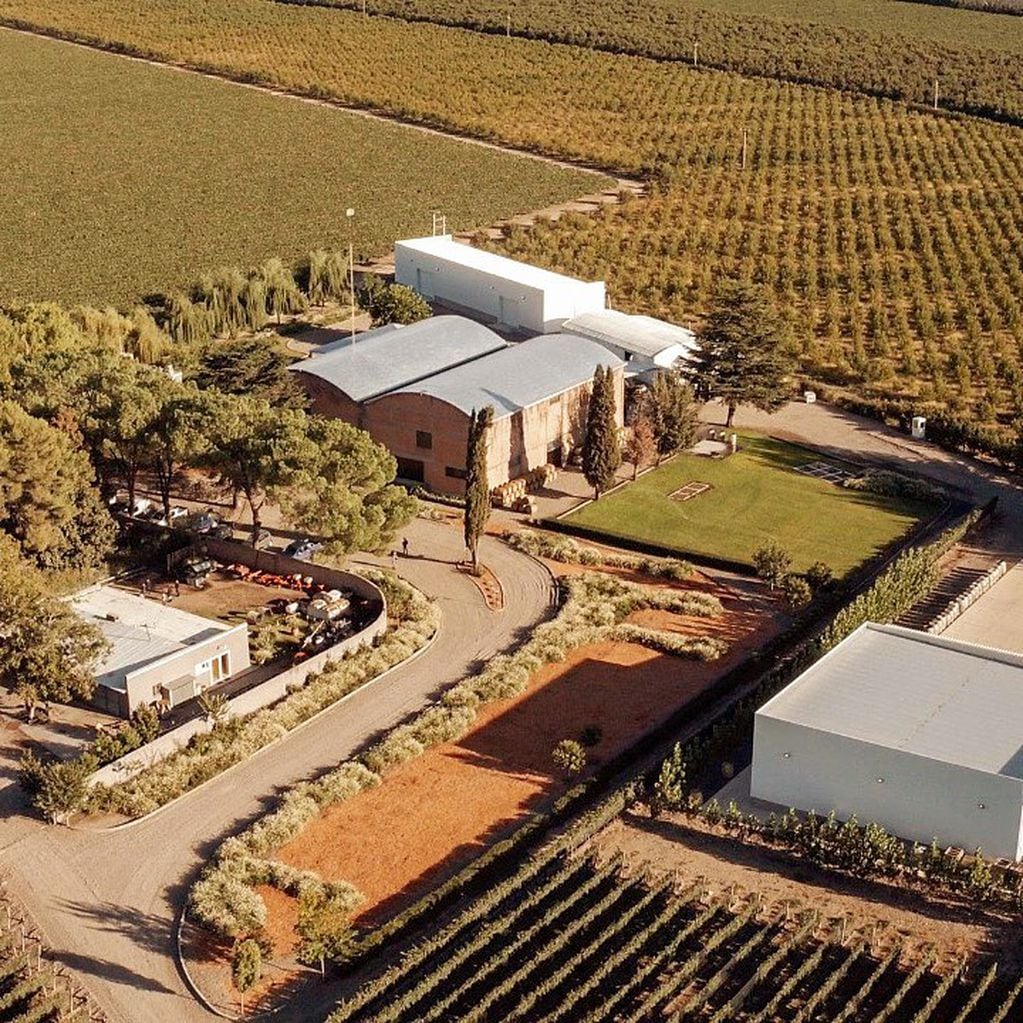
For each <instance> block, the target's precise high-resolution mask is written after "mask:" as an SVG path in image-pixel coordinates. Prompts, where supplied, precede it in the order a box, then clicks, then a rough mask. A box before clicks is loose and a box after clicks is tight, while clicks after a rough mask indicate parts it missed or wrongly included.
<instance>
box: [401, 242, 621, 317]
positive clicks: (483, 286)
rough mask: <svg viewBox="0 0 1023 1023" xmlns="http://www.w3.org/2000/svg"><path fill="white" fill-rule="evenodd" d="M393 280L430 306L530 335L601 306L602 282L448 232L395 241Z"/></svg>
mask: <svg viewBox="0 0 1023 1023" xmlns="http://www.w3.org/2000/svg"><path fill="white" fill-rule="evenodd" d="M394 279H395V281H396V282H397V283H398V284H404V285H407V286H408V287H410V288H413V289H414V290H415V291H417V292H419V294H420V295H422V296H423V297H424V298H425V299H427V300H429V301H431V302H439V303H441V304H443V305H445V306H447V307H448V308H450V309H452V310H455V311H457V312H464V313H467V314H468V315H470V316H473V317H476V318H480V319H483V320H485V321H488V322H493V323H496V324H501V325H503V326H506V327H512V328H519V329H522V330H524V331H529V332H531V333H534V334H547V333H552V332H556V331H558V330H560V329H561V325H562V324H563V323H564V322H565V320H567V319H570V318H571V317H573V316H578V315H580V314H581V313H586V312H594V311H597V310H600V309H603V308H604V305H605V289H604V282H603V281H580V280H578V279H576V278H575V277H567V276H565V275H564V274H559V273H554V272H553V271H551V270H544V269H542V268H540V267H537V266H531V265H530V264H529V263H520V262H519V261H518V260H515V259H509V258H508V257H507V256H498V255H496V254H495V253H493V252H486V251H484V250H483V249H477V248H474V247H473V246H472V245H466V244H464V243H462V242H456V241H455V240H454V239H453V238H452V237H451V235H449V234H444V235H434V236H431V237H427V238H410V239H407V240H405V241H399V242H395V243H394Z"/></svg>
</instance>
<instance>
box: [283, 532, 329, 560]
mask: <svg viewBox="0 0 1023 1023" xmlns="http://www.w3.org/2000/svg"><path fill="white" fill-rule="evenodd" d="M322 546H323V544H322V543H317V542H316V541H315V540H310V539H308V537H307V538H305V539H300V540H292V541H291V543H289V544H288V546H287V547H285V548H284V553H285V554H287V555H288V557H289V558H295V559H296V560H298V561H309V560H310V559H311V558H312V556H313V555H314V554H315V553H316V552H317V551H318V550H319V549H320V548H321V547H322Z"/></svg>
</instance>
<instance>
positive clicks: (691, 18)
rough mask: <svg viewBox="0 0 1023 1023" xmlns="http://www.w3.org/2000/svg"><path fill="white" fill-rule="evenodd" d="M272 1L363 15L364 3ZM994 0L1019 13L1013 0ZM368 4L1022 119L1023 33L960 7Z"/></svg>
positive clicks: (539, 0) (717, 2) (842, 2)
mask: <svg viewBox="0 0 1023 1023" xmlns="http://www.w3.org/2000/svg"><path fill="white" fill-rule="evenodd" d="M276 2H279V3H292V4H298V5H313V6H330V7H337V8H341V9H347V10H352V11H361V10H362V9H363V0H276ZM924 2H931V3H942V2H944V3H945V4H946V5H947V4H948V0H924ZM972 2H975V3H978V4H980V3H985V2H987V0H972ZM992 2H997V0H992ZM1002 3H1003V4H1006V5H1007V9H1009V10H1014V11H1015V12H1016V13H1020V12H1023V5H1021V4H1020V0H1002ZM964 6H969V3H965V4H964ZM808 8H809V9H808ZM365 9H366V11H367V12H369V13H371V14H383V15H387V16H390V17H397V18H402V19H405V20H410V21H423V22H431V23H434V24H438V25H450V26H457V27H460V28H466V29H470V30H473V31H481V32H489V33H498V34H505V33H509V34H512V35H517V36H523V37H525V38H527V39H540V40H545V41H547V42H554V43H568V44H570V45H575V46H587V47H593V48H596V49H601V50H607V51H609V52H612V53H630V54H634V55H636V56H643V57H653V58H655V59H659V60H679V61H685V62H687V63H695V64H697V65H698V66H702V67H710V68H718V69H722V70H726V71H736V72H738V73H739V74H746V75H755V76H758V77H767V78H779V79H783V80H785V81H792V82H801V83H810V84H814V85H824V86H829V87H832V88H839V89H845V90H848V91H850V92H865V93H868V94H870V95H875V96H887V97H889V98H892V99H899V100H905V101H908V102H915V103H928V104H930V103H931V102H932V101H933V88H934V80H935V77H936V76H937V77H938V79H939V100H940V103H941V105H942V106H944V107H946V108H947V109H952V110H961V111H965V112H970V113H982V114H988V115H992V116H995V117H999V118H1001V117H1009V118H1011V119H1013V120H1017V121H1018V120H1020V119H1021V118H1023V26H1021V25H1017V24H1011V23H1010V24H1008V25H1006V24H1004V23H1002V22H1004V19H1002V20H1001V21H998V20H994V21H993V20H992V19H991V18H985V17H983V16H982V15H978V14H972V13H964V12H961V11H949V10H935V9H933V8H932V9H931V10H930V11H926V10H921V9H920V8H919V7H917V8H914V7H912V6H909V5H902V4H896V3H891V2H886V0H838V2H832V3H829V4H827V5H822V4H805V3H799V2H798V0H797V2H793V0H774V2H771V3H762V2H757V0H681V2H680V0H644V2H643V3H639V4H637V3H627V2H626V0H610V2H608V0H581V2H580V0H517V2H515V3H508V2H506V0H472V2H470V3H464V2H459V0H365Z"/></svg>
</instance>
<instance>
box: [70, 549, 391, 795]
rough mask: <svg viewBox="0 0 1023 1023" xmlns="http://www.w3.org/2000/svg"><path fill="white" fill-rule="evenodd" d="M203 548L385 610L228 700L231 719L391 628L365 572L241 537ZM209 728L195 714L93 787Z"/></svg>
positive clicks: (128, 774) (109, 768) (102, 774)
mask: <svg viewBox="0 0 1023 1023" xmlns="http://www.w3.org/2000/svg"><path fill="white" fill-rule="evenodd" d="M201 546H202V547H203V549H204V550H205V551H206V553H207V554H208V555H209V556H210V557H211V558H215V559H216V560H217V561H223V562H227V563H228V564H241V565H247V566H249V567H250V568H254V569H260V570H261V571H264V572H271V573H273V574H275V575H294V574H295V573H296V572H300V573H301V574H302V575H303V576H311V577H312V578H313V580H314V581H315V582H317V583H320V584H321V585H323V586H326V587H328V588H330V589H337V590H348V591H349V592H352V593H354V594H356V596H359V597H362V598H364V599H366V600H373V601H375V602H377V603H378V604H379V608H380V610H379V612H378V613H377V614H376V615H375V616H374V618H373V620H372V621H371V622H370V623H369V625H367V626H366V628H364V629H362V630H361V631H359V632H357V633H356V634H355V635H354V636H349V637H348V638H347V639H343V640H341V642H340V643H335V644H334V645H333V646H330V647H328V648H327V649H326V650H321V651H320V652H319V653H318V654H316V655H315V656H313V657H310V658H309V659H308V660H306V661H301V662H299V663H298V664H294V665H292V666H291V667H290V668H285V669H284V670H283V671H281V672H280V673H278V674H277V675H274V676H273V677H272V678H268V679H267V680H266V681H265V682H262V683H260V684H259V685H258V686H253V687H252V688H251V689H247V690H245V692H243V693H239V694H238V695H237V696H234V697H232V698H231V699H229V700H228V704H227V706H228V711H227V713H228V715H229V716H230V717H243V716H244V715H246V714H251V713H252V712H253V711H257V710H260V709H262V708H263V707H268V706H270V705H271V704H273V703H276V702H277V701H278V700H280V699H281V698H282V697H284V696H286V695H287V692H288V689H289V687H293V686H299V685H301V684H302V683H303V682H305V680H306V677H307V676H308V675H309V674H311V673H312V672H317V671H322V670H323V669H324V668H325V667H326V666H327V665H328V664H329V663H330V662H331V661H336V660H340V659H341V658H342V657H344V656H345V655H346V654H349V653H352V652H354V651H355V650H358V649H359V648H360V647H363V646H368V645H370V644H372V643H374V642H375V641H376V640H377V639H378V638H379V637H380V636H382V635H383V634H384V633H385V632H386V631H387V603H386V601H385V600H384V595H383V593H381V592H380V590H379V589H378V588H377V587H376V586H374V585H373V583H371V582H370V581H369V580H368V579H363V578H362V576H357V575H353V574H351V573H350V572H343V571H341V570H340V569H336V568H327V567H325V566H323V565H311V564H308V563H306V562H304V561H297V560H296V559H295V558H289V557H287V556H286V555H284V554H274V553H272V552H270V551H257V550H254V549H253V548H252V547H250V546H248V545H247V544H243V543H239V542H238V541H236V540H217V539H214V538H210V539H208V540H207V539H203V541H202V544H201ZM209 728H210V726H209V724H208V723H207V721H206V719H205V718H201V717H200V718H193V719H192V720H191V721H186V722H185V723H184V724H183V725H179V726H178V727H177V728H175V729H173V730H172V731H169V732H164V733H163V735H160V736H157V738H155V739H154V740H153V741H152V742H147V743H146V744H145V745H144V746H140V747H139V748H138V749H137V750H132V752H131V753H127V754H125V755H124V756H123V757H121V758H120V759H119V760H115V761H113V762H112V763H109V764H107V765H106V766H104V767H101V768H100V769H99V770H98V771H96V772H94V773H93V774H92V775H91V776H90V778H89V785H90V786H91V785H100V784H103V785H113V784H115V783H117V782H121V781H126V780H127V779H128V778H132V777H134V776H135V775H136V774H138V773H139V772H140V771H143V770H145V769H146V768H147V767H150V766H152V765H153V764H155V763H156V762H157V761H159V760H163V759H164V758H165V757H167V756H169V755H170V754H171V753H173V752H174V751H175V750H178V749H180V748H181V747H182V746H185V745H187V744H188V742H189V740H190V739H191V738H192V737H193V736H194V735H197V734H198V733H200V732H208V731H209Z"/></svg>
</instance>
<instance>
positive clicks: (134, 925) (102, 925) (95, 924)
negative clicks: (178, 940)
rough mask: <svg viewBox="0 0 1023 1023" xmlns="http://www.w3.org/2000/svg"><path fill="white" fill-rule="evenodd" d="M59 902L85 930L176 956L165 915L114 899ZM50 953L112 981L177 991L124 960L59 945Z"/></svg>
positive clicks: (84, 971) (85, 972)
mask: <svg viewBox="0 0 1023 1023" xmlns="http://www.w3.org/2000/svg"><path fill="white" fill-rule="evenodd" d="M60 904H61V906H62V908H63V910H64V911H65V912H67V913H69V914H70V915H71V916H72V917H74V918H75V919H77V920H78V921H80V923H81V925H82V929H83V932H85V933H87V932H88V931H90V930H91V931H103V932H106V933H111V934H119V935H123V936H125V937H127V938H128V939H129V940H130V941H131V942H132V944H134V945H135V946H137V947H138V948H140V949H142V950H144V951H146V952H151V953H154V954H156V955H159V956H161V957H169V956H173V953H174V935H173V933H172V931H170V930H169V929H168V927H167V921H166V919H164V918H162V917H158V916H155V915H152V914H147V913H140V912H138V911H137V910H135V909H132V908H131V907H129V906H122V905H118V904H116V903H113V902H100V903H85V902H77V901H73V900H68V899H65V900H61V903H60ZM50 955H51V957H52V958H53V959H54V960H56V961H57V962H60V963H63V964H64V965H65V966H67V967H68V968H69V969H71V970H75V971H76V972H78V973H80V974H83V975H90V976H93V977H99V978H101V979H103V980H106V981H109V982H111V983H113V984H120V985H123V986H125V987H130V988H135V989H138V990H143V991H153V992H158V993H161V994H177V993H178V992H176V991H175V990H174V989H173V988H169V987H167V985H166V984H164V983H162V982H161V981H159V980H156V979H155V978H152V977H146V976H143V975H142V974H140V973H138V972H136V971H135V970H132V969H131V968H130V967H128V966H127V965H125V964H124V963H116V962H112V961H111V960H109V959H102V958H100V957H98V956H94V955H87V954H85V953H79V952H70V951H67V950H58V949H54V950H52V951H51V952H50Z"/></svg>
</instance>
